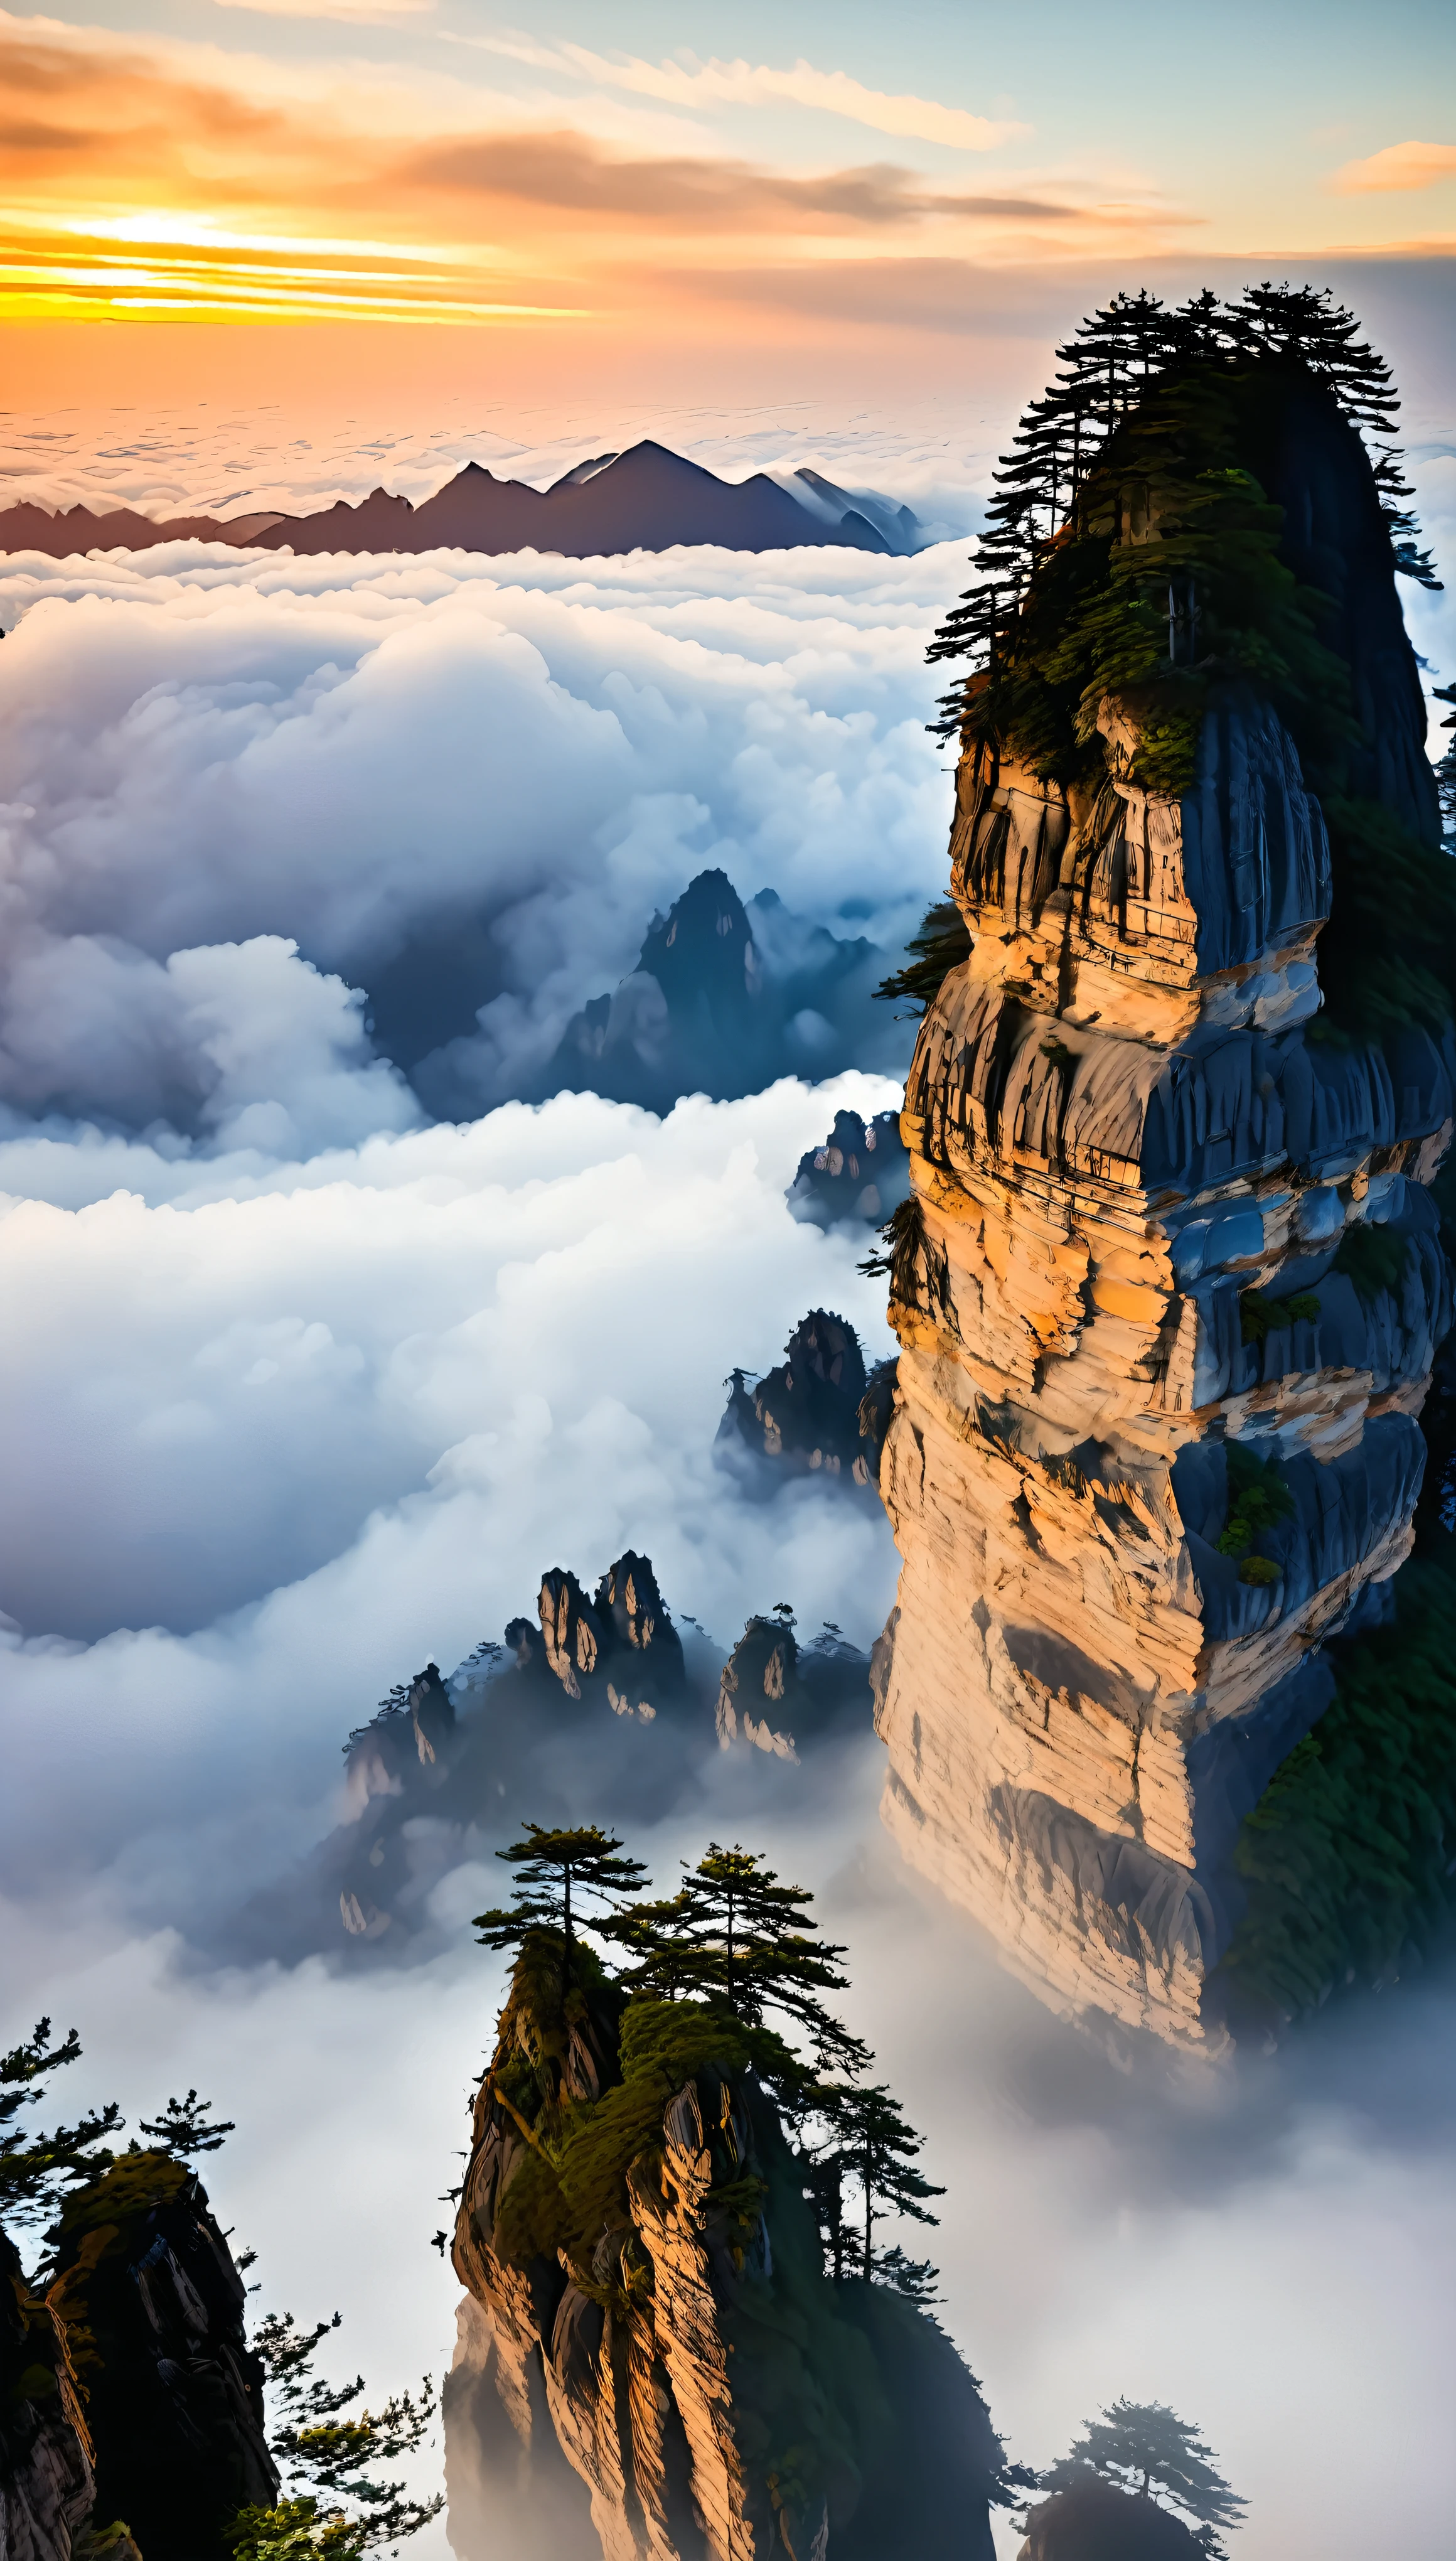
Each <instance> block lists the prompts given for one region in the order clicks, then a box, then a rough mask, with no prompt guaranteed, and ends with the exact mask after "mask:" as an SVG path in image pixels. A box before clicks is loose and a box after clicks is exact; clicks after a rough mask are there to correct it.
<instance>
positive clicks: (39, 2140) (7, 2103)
mask: <svg viewBox="0 0 1456 2561" xmlns="http://www.w3.org/2000/svg"><path fill="white" fill-rule="evenodd" d="M80 2057H81V2039H80V2037H79V2036H78V2035H77V2032H76V2030H75V2028H74V2027H73V2028H72V2029H71V2031H70V2033H69V2034H68V2035H66V2036H65V2037H63V2038H62V2041H61V2043H60V2044H59V2045H53V2044H52V2042H51V2022H50V2020H49V2018H43V2019H40V2020H38V2021H37V2023H36V2027H35V2030H34V2033H33V2034H32V2035H31V2036H30V2037H29V2039H28V2040H27V2041H26V2042H25V2043H24V2044H22V2045H17V2046H15V2047H13V2048H12V2050H11V2052H10V2053H9V2054H5V2055H0V2229H3V2228H4V2227H5V2226H7V2225H9V2224H20V2225H34V2224H38V2223H39V2224H46V2223H49V2222H50V2220H51V2218H52V2216H53V2215H54V2214H55V2213H56V2212H57V2210H58V2208H59V2207H60V2206H61V2205H62V2204H63V2203H64V2202H65V2199H66V2197H67V2196H68V2195H70V2194H71V2193H72V2191H73V2190H74V2189H76V2188H79V2187H84V2186H85V2185H86V2184H87V2183H88V2182H89V2181H90V2180H91V2179H93V2178H99V2177H100V2175H101V2173H102V2172H103V2171H104V2170H108V2169H109V2168H110V2167H111V2164H112V2162H113V2160H114V2159H115V2154H114V2152H112V2151H110V2150H109V2149H108V2148H107V2147H106V2137H107V2135H108V2134H115V2133H116V2131H117V2129H118V2128H119V2126H120V2125H121V2122H122V2119H121V2111H120V2109H119V2108H118V2107H117V2105H116V2103H115V2101H114V2100H111V2101H110V2102H108V2104H107V2105H106V2106H105V2107H104V2108H100V2109H92V2110H89V2111H88V2112H87V2113H86V2114H85V2115H84V2116H81V2117H79V2118H78V2119H77V2121H76V2123H75V2125H73V2126H68V2125H59V2126H53V2127H51V2128H50V2129H49V2130H48V2131H46V2132H44V2133H41V2132H37V2131H35V2130H34V2129H33V2128H29V2127H22V2126H21V2124H20V2123H19V2118H20V2113H21V2110H22V2109H23V2108H33V2107H37V2106H39V2105H40V2104H41V2102H42V2101H43V2100H44V2099H45V2096H46V2092H45V2089H44V2088H43V2087H42V2081H43V2077H49V2075H50V2074H51V2073H52V2072H55V2071H57V2070H58V2069H60V2068H61V2067H62V2066H63V2065H65V2064H68V2063H76V2062H78V2061H79V2060H80Z"/></svg>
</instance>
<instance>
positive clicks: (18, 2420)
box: [0, 2232, 94, 2561]
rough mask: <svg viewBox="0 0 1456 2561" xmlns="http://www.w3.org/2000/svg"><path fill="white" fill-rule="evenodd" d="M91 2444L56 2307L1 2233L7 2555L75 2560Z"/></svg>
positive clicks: (2, 2517)
mask: <svg viewBox="0 0 1456 2561" xmlns="http://www.w3.org/2000/svg"><path fill="white" fill-rule="evenodd" d="M93 2495H94V2480H93V2476H92V2473H91V2466H90V2439H89V2436H88V2434H87V2431H86V2424H85V2417H84V2413H83V2411H82V2408H81V2396H80V2392H79V2389H78V2385H77V2379H76V2369H75V2367H74V2365H73V2363H72V2361H71V2357H70V2354H69V2352H68V2346H67V2336H66V2329H65V2324H64V2322H62V2321H61V2320H60V2319H59V2318H58V2316H57V2313H56V2311H55V2308H54V2306H53V2305H50V2304H48V2303H47V2302H45V2301H44V2300H43V2299H42V2298H41V2297H40V2296H38V2295H36V2294H33V2293H32V2291H31V2289H30V2287H29V2286H28V2285H27V2284H26V2281H25V2276H24V2272H23V2269H22V2266H21V2261H20V2256H19V2253H18V2251H17V2250H16V2248H15V2245H14V2243H13V2242H12V2241H11V2240H10V2239H9V2238H8V2237H7V2236H6V2234H4V2233H3V2232H0V2553H3V2554H4V2556H5V2561H71V2555H72V2552H73V2550H74V2549H75V2548H76V2547H77V2546H78V2545H79V2544H80V2542H81V2538H82V2536H83V2535H84V2533H85V2530H86V2528H87V2526H88V2524H89V2521H90V2516H91V2506H92V2499H93Z"/></svg>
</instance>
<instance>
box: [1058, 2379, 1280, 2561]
mask: <svg viewBox="0 0 1456 2561" xmlns="http://www.w3.org/2000/svg"><path fill="white" fill-rule="evenodd" d="M1088 2473H1095V2474H1096V2475H1097V2476H1098V2478H1099V2479H1101V2480H1105V2481H1113V2482H1115V2483H1116V2485H1117V2487H1118V2488H1119V2489H1124V2490H1128V2491H1130V2492H1132V2493H1133V2494H1134V2495H1135V2496H1136V2497H1138V2498H1155V2499H1156V2500H1157V2503H1158V2504H1159V2505H1161V2506H1166V2507H1172V2508H1174V2509H1178V2510H1181V2511H1182V2512H1183V2513H1184V2514H1185V2515H1186V2516H1191V2517H1193V2518H1194V2519H1195V2520H1196V2522H1197V2524H1198V2525H1199V2527H1200V2529H1201V2531H1200V2532H1199V2533H1198V2534H1197V2535H1196V2536H1195V2541H1196V2542H1197V2543H1198V2544H1199V2545H1200V2546H1201V2548H1202V2549H1203V2550H1204V2551H1205V2552H1207V2553H1208V2554H1209V2555H1210V2556H1211V2561H1215V2556H1221V2555H1222V2554H1223V2550H1224V2547H1223V2544H1222V2542H1221V2541H1220V2539H1219V2528H1220V2527H1226V2528H1229V2529H1231V2528H1233V2527H1235V2526H1237V2525H1238V2524H1239V2523H1240V2521H1241V2518H1242V2514H1243V2510H1244V2508H1245V2507H1246V2506H1247V2504H1248V2501H1247V2500H1246V2499H1243V2498H1240V2497H1239V2496H1238V2495H1237V2493H1236V2491H1234V2490H1232V2489H1230V2488H1229V2486H1228V2483H1227V2481H1226V2480H1225V2479H1224V2478H1223V2476H1222V2474H1221V2473H1220V2472H1218V2471H1217V2470H1216V2469H1215V2467H1214V2464H1213V2450H1212V2448H1211V2447H1209V2446H1206V2445H1205V2443H1204V2441H1203V2439H1202V2437H1200V2436H1199V2434H1198V2432H1197V2431H1196V2430H1195V2429H1193V2428H1191V2427H1190V2426H1189V2425H1188V2422H1187V2420H1185V2419H1180V2418H1179V2417H1178V2415H1177V2413H1176V2412H1175V2411H1173V2410H1170V2409H1169V2408H1168V2407H1167V2405H1166V2404H1165V2403H1164V2402H1162V2401H1127V2400H1118V2401H1114V2402H1113V2404H1112V2406H1111V2408H1110V2410H1104V2411H1103V2412H1102V2415H1101V2417H1100V2418H1098V2419H1089V2420H1088V2421H1087V2424H1086V2427H1085V2430H1084V2431H1083V2434H1082V2435H1081V2436H1080V2437H1078V2439H1077V2441H1076V2443H1075V2445H1073V2446H1071V2447H1070V2448H1068V2450H1067V2452H1066V2454H1065V2455H1064V2456H1063V2457H1062V2460H1061V2462H1060V2463H1059V2464H1053V2466H1052V2470H1051V2472H1049V2473H1044V2474H1043V2475H1042V2478H1041V2483H1040V2486H1041V2487H1042V2488H1043V2489H1044V2490H1057V2489H1070V2488H1073V2487H1074V2486H1075V2484H1076V2483H1077V2482H1078V2481H1080V2480H1085V2478H1086V2476H1087V2475H1088Z"/></svg>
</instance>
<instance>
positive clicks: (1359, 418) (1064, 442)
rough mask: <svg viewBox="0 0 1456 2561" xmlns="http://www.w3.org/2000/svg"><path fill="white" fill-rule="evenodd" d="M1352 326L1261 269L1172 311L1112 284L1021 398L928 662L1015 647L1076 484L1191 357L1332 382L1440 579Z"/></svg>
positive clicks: (1324, 296) (1406, 556) (1402, 535)
mask: <svg viewBox="0 0 1456 2561" xmlns="http://www.w3.org/2000/svg"><path fill="white" fill-rule="evenodd" d="M1358 327H1359V323H1358V322H1357V320H1356V319H1355V316H1354V314H1353V313H1352V312H1350V311H1348V310H1346V309H1345V308H1344V307H1343V305H1339V304H1336V303H1335V301H1334V299H1333V297H1332V295H1331V294H1330V292H1329V291H1328V289H1322V290H1319V291H1316V290H1315V289H1314V287H1312V286H1310V285H1290V284H1279V285H1276V284H1273V283H1271V282H1270V281H1268V280H1267V279H1266V280H1265V281H1264V282H1262V283H1259V284H1255V285H1250V286H1249V287H1248V288H1247V290H1246V291H1245V292H1244V293H1243V294H1242V296H1241V297H1240V298H1239V300H1238V301H1236V302H1223V301H1220V299H1219V297H1218V296H1217V295H1216V294H1215V293H1213V292H1210V291H1208V290H1205V291H1204V292H1202V293H1199V294H1196V295H1194V296H1193V297H1192V298H1191V299H1190V300H1189V301H1188V302H1186V303H1183V304H1181V305H1180V306H1179V307H1178V308H1177V309H1176V310H1172V311H1169V310H1165V308H1164V306H1163V304H1162V303H1161V302H1160V301H1159V299H1158V297H1157V296H1156V295H1155V294H1150V293H1148V292H1146V291H1143V292H1139V293H1137V294H1135V295H1133V294H1125V293H1118V294H1114V296H1113V298H1112V300H1111V301H1110V302H1109V303H1107V304H1106V305H1105V306H1103V307H1102V308H1100V309H1098V310H1096V311H1093V312H1092V313H1091V314H1090V315H1089V317H1088V318H1086V319H1085V320H1081V321H1079V322H1078V324H1077V327H1076V329H1075V331H1074V333H1073V335H1072V336H1071V337H1070V338H1069V339H1068V340H1067V341H1066V343H1065V345H1063V346H1060V347H1058V348H1057V350H1056V361H1057V373H1056V376H1055V379H1054V380H1053V382H1052V383H1051V384H1050V385H1049V386H1048V388H1047V390H1046V391H1045V392H1044V393H1042V394H1041V395H1040V396H1039V397H1038V398H1037V399H1035V400H1033V401H1032V402H1030V403H1029V404H1028V407H1027V409H1026V411H1025V413H1024V414H1023V417H1022V419H1021V422H1020V424H1019V426H1018V427H1017V429H1016V432H1015V434H1014V435H1013V437H1012V441H1011V446H1010V448H1009V450H1008V451H1007V452H1006V453H1005V454H1004V455H1003V456H1002V458H1001V461H1000V463H999V464H998V466H997V468H996V470H995V472H994V473H993V479H994V482H995V490H994V494H993V496H992V498H991V500H990V503H989V505H988V507H987V510H986V527H985V531H984V532H983V534H982V536H981V539H980V542H979V544H978V545H977V548H976V551H975V553H974V554H973V556H972V566H973V567H974V568H975V569H976V571H977V572H978V573H979V583H978V584H977V585H976V586H974V587H971V588H968V589H967V590H966V591H965V593H964V594H963V595H962V596H961V598H960V599H959V601H958V603H957V604H956V605H955V606H954V608H953V609H952V611H951V612H950V613H949V614H948V615H947V617H946V619H945V621H944V622H943V623H942V624H941V625H940V627H939V629H938V630H937V632H936V634H935V637H934V639H933V640H932V641H931V644H930V647H929V649H928V651H927V653H926V655H927V661H928V663H929V664H931V665H932V666H933V665H938V664H940V663H941V662H943V661H944V660H946V659H951V658H954V659H961V660H964V661H966V662H967V663H968V664H969V665H970V667H971V669H972V673H973V676H974V675H977V674H979V675H982V676H984V677H986V678H987V679H988V680H990V681H991V682H992V683H993V684H994V680H995V677H996V675H997V672H998V668H999V667H1000V666H1003V665H1004V664H1005V663H1006V661H1007V660H1008V658H1009V657H1010V656H1012V655H1013V654H1014V652H1015V646H1016V638H1017V628H1018V622H1019V617H1020V612H1021V607H1022V603H1023V600H1024V598H1025V597H1026V592H1027V588H1028V586H1029V584H1030V581H1031V578H1032V576H1033V573H1034V572H1035V570H1036V567H1037V564H1038V560H1039V558H1040V557H1041V556H1042V554H1043V553H1044V552H1045V550H1046V549H1047V547H1048V545H1049V544H1050V543H1052V541H1054V540H1055V539H1056V536H1057V534H1058V531H1059V529H1060V528H1062V527H1063V526H1064V525H1066V524H1068V523H1070V522H1072V521H1073V519H1074V517H1075V513H1076V500H1077V496H1078V493H1079V491H1080V490H1081V488H1082V487H1083V485H1084V483H1085V481H1086V478H1087V475H1088V473H1089V471H1090V470H1091V468H1092V467H1093V465H1094V463H1095V461H1096V458H1097V456H1098V454H1099V452H1100V451H1101V449H1102V448H1103V446H1105V444H1106V443H1107V441H1108V439H1109V438H1110V437H1111V436H1112V435H1113V433H1114V432H1115V431H1116V429H1117V428H1118V427H1120V426H1121V424H1122V422H1123V421H1124V420H1125V419H1126V418H1127V417H1128V416H1129V415H1130V413H1131V412H1132V411H1133V410H1134V409H1135V408H1136V407H1137V405H1138V402H1139V401H1140V400H1141V398H1142V397H1143V395H1144V393H1145V392H1146V391H1147V389H1148V388H1149V386H1150V385H1151V384H1152V383H1153V382H1154V381H1155V380H1156V379H1157V378H1158V377H1159V376H1160V375H1164V374H1167V373H1170V372H1175V371H1178V370H1179V369H1181V368H1184V367H1188V366H1190V365H1197V366H1202V367H1205V368H1208V367H1214V368H1217V367H1227V368H1230V369H1237V368H1238V367H1240V366H1246V365H1248V364H1249V363H1251V362H1258V361H1260V360H1268V359H1271V358H1277V359H1281V360H1284V361H1286V362H1294V363H1297V364H1300V365H1302V366H1304V368H1305V370H1306V371H1307V372H1308V373H1309V374H1310V375H1311V376H1312V377H1313V378H1314V379H1315V380H1316V381H1317V382H1322V383H1325V384H1327V385H1328V386H1329V388H1330V389H1331V390H1332V391H1333V393H1334V395H1335V398H1336V400H1337V401H1338V402H1339V405H1340V408H1341V410H1342V411H1343V413H1344V415H1345V416H1346V417H1347V418H1348V419H1349V420H1350V421H1351V423H1352V424H1353V425H1354V426H1355V427H1358V428H1359V429H1360V431H1361V433H1362V435H1363V436H1364V437H1365V439H1366V442H1367V444H1368V446H1369V447H1370V450H1371V457H1372V464H1373V468H1374V471H1375V484H1376V487H1377V489H1378V491H1379V496H1380V508H1381V513H1382V515H1383V517H1384V520H1385V527H1386V531H1387V532H1388V534H1389V537H1390V546H1391V556H1392V560H1393V564H1394V567H1395V569H1396V571H1397V572H1398V574H1399V575H1400V576H1401V577H1404V578H1411V579H1414V580H1416V581H1417V582H1418V583H1419V584H1420V585H1421V586H1424V587H1430V588H1439V586H1440V581H1439V579H1438V578H1437V577H1436V574H1435V569H1434V567H1433V565H1432V562H1431V557H1430V554H1429V552H1428V551H1422V550H1421V549H1420V548H1419V531H1420V529H1419V526H1418V524H1417V522H1416V519H1415V517H1414V515H1413V514H1412V513H1411V511H1410V510H1409V508H1408V507H1407V506H1406V504H1405V503H1404V502H1405V501H1406V500H1408V499H1409V498H1410V497H1411V495H1412V491H1411V488H1410V484H1409V482H1408V481H1407V480H1406V478H1405V475H1404V468H1403V458H1402V455H1401V453H1400V450H1399V447H1398V446H1397V445H1396V444H1395V443H1394V442H1393V440H1392V438H1393V434H1394V424H1395V417H1396V412H1397V409H1398V406H1399V403H1398V395H1397V393H1396V391H1395V387H1394V384H1393V382H1392V380H1391V375H1390V368H1389V365H1388V364H1387V363H1386V361H1385V359H1384V358H1383V357H1382V356H1380V355H1378V354H1377V353H1376V351H1375V348H1373V347H1372V346H1371V345H1370V343H1369V341H1368V340H1366V339H1363V338H1361V337H1360V336H1358V334H1357V332H1358ZM966 703H967V693H966V687H965V686H964V685H961V686H958V687H956V688H955V689H954V690H953V691H952V692H951V693H948V694H946V695H944V696H942V698H941V702H940V706H939V713H938V717H937V719H936V720H934V721H932V722H931V723H930V724H929V727H930V730H931V734H932V735H933V736H935V737H937V738H939V739H941V740H945V739H948V738H951V737H953V736H954V735H955V734H956V732H957V731H958V730H959V728H960V726H961V722H962V719H963V717H964V714H965V710H966Z"/></svg>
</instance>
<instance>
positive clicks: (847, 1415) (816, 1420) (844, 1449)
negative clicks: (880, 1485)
mask: <svg viewBox="0 0 1456 2561" xmlns="http://www.w3.org/2000/svg"><path fill="white" fill-rule="evenodd" d="M892 1371H893V1363H892V1362H889V1361H882V1362H880V1363H879V1364H878V1365H877V1367H876V1368H875V1369H874V1370H872V1371H867V1370H866V1367H865V1356H864V1353H863V1352H862V1351H861V1349H860V1338H859V1335H858V1334H857V1333H856V1331H855V1329H854V1326H853V1325H852V1324H850V1323H849V1322H848V1320H847V1319H846V1318H845V1317H843V1316H835V1315H831V1313H830V1312H829V1310H828V1308H826V1307H811V1308H810V1310H809V1313H808V1315H807V1316H804V1317H802V1318H801V1319H800V1321H799V1323H798V1324H797V1325H796V1326H795V1327H794V1330H793V1332H792V1333H791V1334H790V1336H789V1339H788V1342H787V1344H786V1345H785V1347H784V1356H783V1359H782V1361H781V1362H780V1363H779V1365H778V1367H777V1368H776V1369H771V1370H768V1371H766V1372H765V1373H764V1375H763V1377H762V1378H760V1379H759V1380H758V1382H757V1384H756V1385H755V1386H752V1387H750V1386H749V1385H748V1373H747V1371H746V1370H741V1369H735V1370H734V1371H733V1372H732V1374H731V1377H730V1379H729V1381H728V1406H727V1409H726V1411H725V1413H724V1418H723V1421H722V1423H721V1424H720V1425H719V1427H718V1441H717V1444H716V1448H717V1454H718V1455H719V1457H720V1459H721V1460H723V1462H724V1463H725V1464H728V1465H731V1466H733V1467H734V1468H735V1469H736V1470H737V1471H738V1472H739V1474H740V1475H741V1474H742V1465H743V1460H744V1457H745V1456H746V1458H747V1459H748V1461H749V1462H750V1467H751V1474H750V1476H749V1477H748V1478H747V1479H745V1482H746V1483H748V1484H749V1485H750V1486H754V1487H756V1488H757V1489H758V1490H759V1491H764V1492H767V1491H771V1490H773V1489H774V1487H775V1486H776V1485H778V1484H780V1483H782V1482H783V1480H784V1478H785V1477H787V1476H795V1475H797V1476H804V1475H809V1476H819V1477H822V1478H823V1480H824V1481H825V1482H826V1483H834V1482H843V1483H845V1484H851V1485H859V1486H865V1485H870V1484H873V1483H874V1482H875V1480H876V1479H877V1477H878V1474H879V1466H880V1450H881V1445H882V1443H883V1442H884V1439H885V1431H886V1424H887V1422H888V1419H889V1397H890V1385H891V1375H892Z"/></svg>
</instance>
